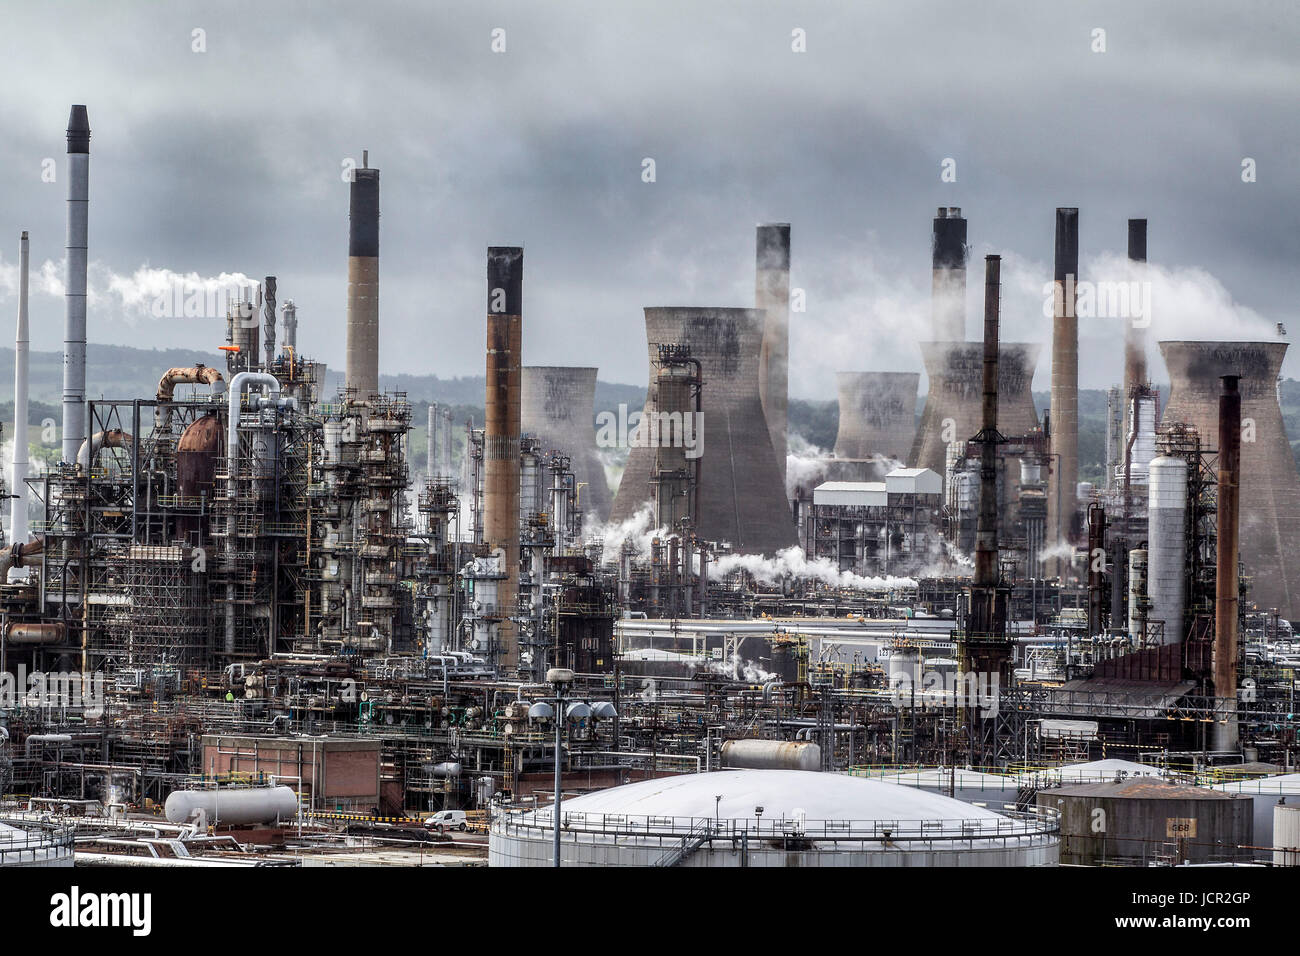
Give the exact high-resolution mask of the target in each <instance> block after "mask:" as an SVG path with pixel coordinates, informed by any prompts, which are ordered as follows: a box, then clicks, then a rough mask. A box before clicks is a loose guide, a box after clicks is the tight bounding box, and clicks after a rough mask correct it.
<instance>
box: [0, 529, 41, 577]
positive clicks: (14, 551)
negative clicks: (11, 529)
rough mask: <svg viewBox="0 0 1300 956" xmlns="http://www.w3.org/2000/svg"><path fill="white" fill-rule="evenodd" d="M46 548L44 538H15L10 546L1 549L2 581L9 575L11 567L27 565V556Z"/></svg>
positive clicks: (0, 567) (16, 567)
mask: <svg viewBox="0 0 1300 956" xmlns="http://www.w3.org/2000/svg"><path fill="white" fill-rule="evenodd" d="M44 550H45V539H44V538H33V539H32V540H31V541H27V542H22V541H18V540H16V539H15V540H14V541H13V542H11V543H10V544H9V546H8V547H6V548H4V549H0V581H3V580H5V579H6V578H7V577H8V576H9V571H10V570H11V569H15V570H16V569H19V568H23V567H26V566H27V565H26V564H25V563H24V559H25V558H30V557H33V556H35V555H38V554H40V553H41V552H42V551H44Z"/></svg>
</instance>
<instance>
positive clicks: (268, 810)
mask: <svg viewBox="0 0 1300 956" xmlns="http://www.w3.org/2000/svg"><path fill="white" fill-rule="evenodd" d="M165 809H166V812H167V819H168V821H169V822H171V823H192V822H194V820H195V813H196V812H197V811H200V810H202V811H204V813H205V814H206V815H207V824H208V826H215V825H221V824H224V825H226V826H233V827H242V826H253V825H255V824H264V823H275V822H276V821H277V820H288V819H292V818H293V817H296V816H297V815H298V794H296V793H295V792H294V791H293V788H292V787H284V786H279V787H249V788H231V789H227V790H173V791H172V792H171V793H170V794H168V795H167V803H166V804H165Z"/></svg>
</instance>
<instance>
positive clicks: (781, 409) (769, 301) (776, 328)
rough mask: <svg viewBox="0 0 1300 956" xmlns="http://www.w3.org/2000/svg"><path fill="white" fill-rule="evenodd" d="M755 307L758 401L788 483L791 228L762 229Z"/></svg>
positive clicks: (783, 225) (785, 225)
mask: <svg viewBox="0 0 1300 956" xmlns="http://www.w3.org/2000/svg"><path fill="white" fill-rule="evenodd" d="M755 258H756V269H755V287H754V307H755V308H756V309H759V310H761V311H762V312H763V313H764V315H765V318H764V321H763V350H762V352H761V353H760V358H759V366H758V397H759V400H760V401H761V402H762V403H763V415H764V417H765V418H766V419H767V428H768V431H769V433H770V434H771V436H772V449H773V450H774V451H775V452H776V463H777V467H778V468H780V470H781V479H782V481H783V482H784V480H785V469H786V447H787V440H788V436H787V433H786V430H787V427H788V420H789V419H788V416H789V402H790V224H789V223H788V222H774V223H767V224H764V225H760V226H759V227H758V235H757V242H756V256H755Z"/></svg>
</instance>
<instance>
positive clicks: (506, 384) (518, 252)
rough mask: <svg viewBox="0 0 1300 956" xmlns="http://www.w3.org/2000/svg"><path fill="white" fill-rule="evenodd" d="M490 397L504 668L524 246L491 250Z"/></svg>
mask: <svg viewBox="0 0 1300 956" xmlns="http://www.w3.org/2000/svg"><path fill="white" fill-rule="evenodd" d="M487 279H488V311H487V400H486V402H485V411H486V419H485V422H484V427H483V459H484V460H483V470H484V478H483V537H484V541H485V542H486V543H487V545H488V547H490V548H492V549H494V550H500V551H501V552H502V561H503V564H502V567H501V570H502V572H504V574H503V580H501V581H500V582H499V583H498V584H497V591H496V604H497V608H498V610H499V615H500V621H499V622H498V625H497V652H498V656H497V661H498V663H499V665H500V667H501V669H502V672H503V673H507V674H508V673H513V672H514V671H516V670H517V669H518V667H519V640H518V634H517V633H516V629H515V624H514V621H512V620H511V619H510V618H511V615H513V614H514V612H515V604H516V601H517V598H518V594H519V435H520V416H521V407H520V405H521V395H520V384H521V383H520V358H521V352H522V343H523V318H522V313H523V283H524V250H523V249H522V248H519V247H516V246H493V247H492V248H489V249H488V259H487Z"/></svg>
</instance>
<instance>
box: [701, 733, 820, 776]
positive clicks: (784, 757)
mask: <svg viewBox="0 0 1300 956" xmlns="http://www.w3.org/2000/svg"><path fill="white" fill-rule="evenodd" d="M722 765H723V766H724V767H727V768H729V769H735V770H820V769H821V767H822V749H821V747H819V746H817V745H816V744H814V743H807V742H804V741H787V740H728V741H726V742H725V743H724V744H723V745H722Z"/></svg>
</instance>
